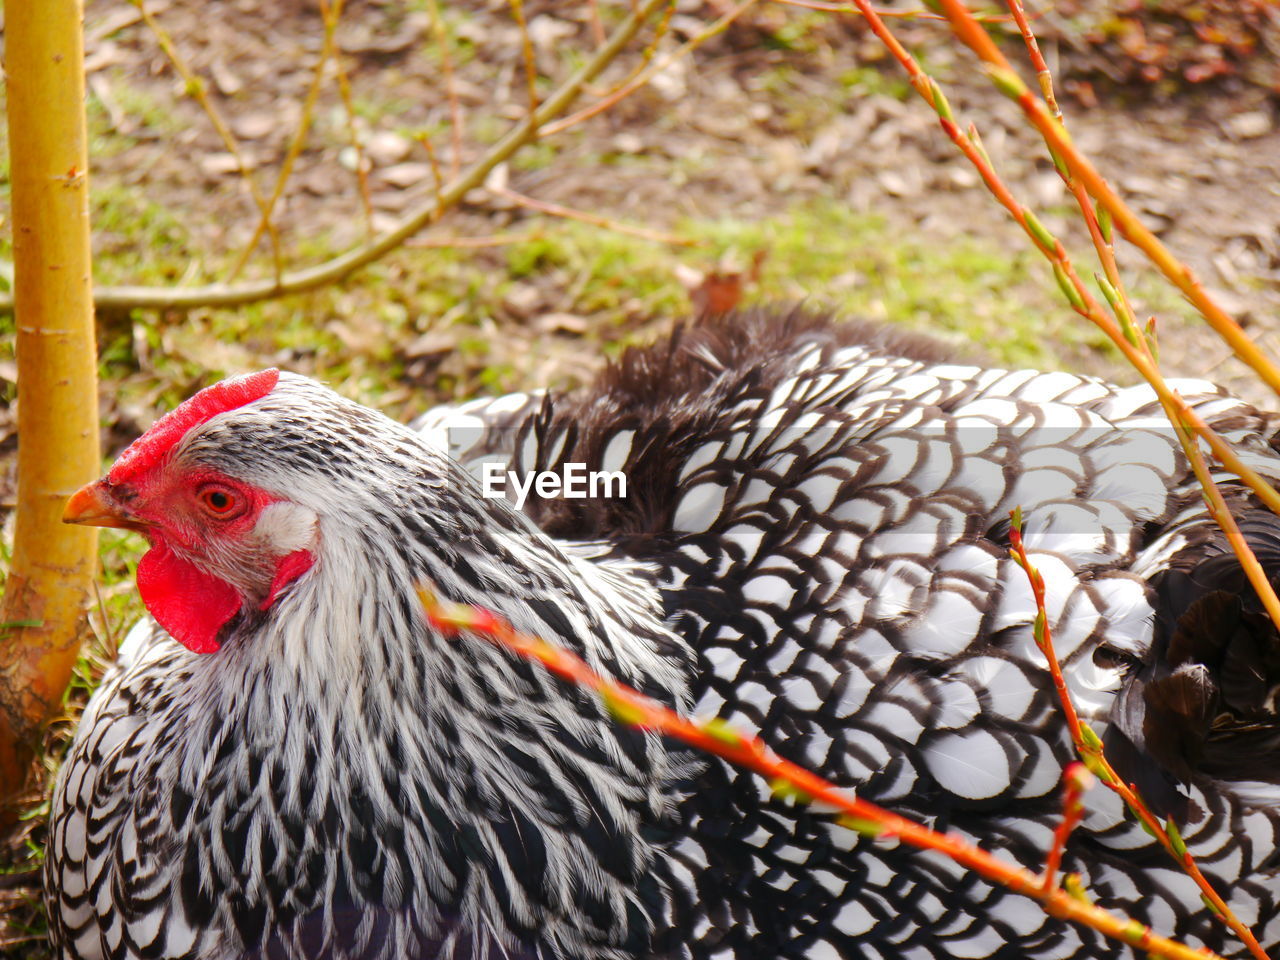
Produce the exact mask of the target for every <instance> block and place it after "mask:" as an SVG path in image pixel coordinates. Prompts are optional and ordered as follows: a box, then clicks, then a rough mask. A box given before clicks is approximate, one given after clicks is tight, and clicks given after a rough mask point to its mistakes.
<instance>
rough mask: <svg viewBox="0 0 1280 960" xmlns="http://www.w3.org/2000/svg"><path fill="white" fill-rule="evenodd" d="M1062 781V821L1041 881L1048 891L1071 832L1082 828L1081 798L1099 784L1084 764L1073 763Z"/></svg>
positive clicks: (1047, 858) (1054, 835)
mask: <svg viewBox="0 0 1280 960" xmlns="http://www.w3.org/2000/svg"><path fill="white" fill-rule="evenodd" d="M1062 781H1063V788H1062V820H1061V822H1059V824H1058V828H1057V829H1056V830H1054V831H1053V846H1052V847H1050V848H1049V856H1048V857H1046V858H1045V862H1044V880H1043V881H1041V883H1042V886H1043V887H1044V889H1046V890H1051V889H1053V887H1054V886H1055V882H1054V881H1055V880H1056V878H1057V874H1058V867H1059V866H1060V865H1061V864H1062V852H1063V851H1064V850H1065V849H1066V847H1067V841H1068V840H1069V839H1070V838H1071V832H1072V831H1073V830H1075V828H1076V827H1078V826H1080V821H1081V820H1083V819H1084V804H1083V803H1081V798H1082V797H1083V796H1084V795H1085V793H1086V792H1087V791H1088V790H1090V789H1091V788H1092V787H1093V785H1094V784H1095V783H1097V777H1095V776H1094V775H1093V774H1092V773H1090V772H1089V770H1088V769H1087V768H1086V767H1085V765H1084V764H1083V763H1079V762H1072V763H1069V764H1067V768H1066V770H1064V771H1063V777H1062Z"/></svg>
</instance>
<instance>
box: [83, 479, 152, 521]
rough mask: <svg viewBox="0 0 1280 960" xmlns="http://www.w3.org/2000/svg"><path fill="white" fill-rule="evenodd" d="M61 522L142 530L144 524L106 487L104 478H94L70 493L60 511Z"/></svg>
mask: <svg viewBox="0 0 1280 960" xmlns="http://www.w3.org/2000/svg"><path fill="white" fill-rule="evenodd" d="M62 522H63V523H83V524H87V525H88V526H91V527H120V528H121V529H124V530H144V529H146V524H145V523H144V522H143V521H142V520H139V519H138V518H137V517H135V516H134V515H133V514H132V513H130V512H129V510H128V509H127V508H125V506H124V505H123V504H121V503H120V502H119V501H118V500H117V499H116V498H115V497H114V496H112V494H111V491H110V490H109V489H108V487H107V483H106V481H105V480H95V481H93V483H89V484H86V485H85V486H83V487H81V488H80V489H79V490H77V491H76V492H75V493H74V494H72V496H71V499H70V500H68V501H67V508H66V510H64V511H63V513H62Z"/></svg>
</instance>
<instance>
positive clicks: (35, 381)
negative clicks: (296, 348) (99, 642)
mask: <svg viewBox="0 0 1280 960" xmlns="http://www.w3.org/2000/svg"><path fill="white" fill-rule="evenodd" d="M83 19H84V5H83V0H19V2H17V3H7V4H5V64H4V66H5V79H6V82H7V87H8V107H9V155H10V167H11V171H12V172H11V180H12V189H13V201H12V216H13V248H14V251H13V252H14V274H15V277H14V313H15V317H16V320H17V326H18V507H17V517H16V527H15V533H14V551H13V565H12V568H11V569H10V571H9V579H8V582H7V584H6V588H5V596H4V606H3V611H2V612H0V621H2V622H3V623H5V624H9V625H10V626H8V627H0V827H2V826H4V825H5V823H6V822H9V821H11V819H12V816H13V810H12V806H11V801H12V800H13V799H14V798H15V797H16V796H17V795H18V794H19V793H20V792H21V791H22V790H23V788H24V786H25V783H26V780H27V775H28V773H29V771H30V768H31V760H32V757H33V755H34V753H33V751H34V749H35V746H36V745H37V744H38V742H39V737H40V734H41V731H42V729H43V727H44V725H45V724H46V723H47V722H48V721H49V720H50V719H51V718H52V717H53V716H55V715H56V713H57V712H58V711H59V710H60V709H61V703H62V696H63V693H64V691H65V690H66V686H67V682H68V681H69V679H70V677H71V669H72V667H73V666H74V665H75V659H76V654H77V653H78V651H79V646H80V635H81V631H82V629H83V623H84V610H85V608H86V606H87V600H88V596H89V593H90V589H91V585H92V579H93V576H94V572H95V562H94V558H95V555H96V551H97V540H96V537H95V531H94V530H93V529H92V528H89V527H80V526H75V527H72V526H67V525H65V524H63V523H62V522H61V519H62V508H63V506H64V504H65V503H66V500H67V497H69V496H70V495H71V494H72V493H74V492H75V490H76V488H77V487H79V486H80V485H81V484H83V483H86V482H88V481H89V480H91V479H92V478H93V476H94V475H95V474H96V473H97V471H98V468H99V466H100V463H99V454H98V399H97V361H96V356H95V349H94V335H93V297H92V280H91V276H90V266H89V191H88V182H87V179H86V173H87V170H86V167H87V163H88V160H87V152H86V135H85V115H84V40H83ZM15 622H16V623H27V624H30V623H38V624H39V626H14V625H13V624H14V623H15Z"/></svg>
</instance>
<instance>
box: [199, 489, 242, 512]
mask: <svg viewBox="0 0 1280 960" xmlns="http://www.w3.org/2000/svg"><path fill="white" fill-rule="evenodd" d="M199 496H200V503H201V504H202V505H203V506H204V508H205V509H206V510H207V511H209V513H211V514H213V515H214V516H215V517H230V516H234V515H235V514H237V513H239V512H240V511H239V510H238V509H237V508H238V507H239V506H240V498H239V497H238V496H237V495H236V494H235V492H233V491H231V490H228V489H226V488H225V487H205V488H204V489H203V490H201V491H200V495H199Z"/></svg>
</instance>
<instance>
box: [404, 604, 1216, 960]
mask: <svg viewBox="0 0 1280 960" xmlns="http://www.w3.org/2000/svg"><path fill="white" fill-rule="evenodd" d="M418 596H419V599H420V600H421V602H422V606H423V610H424V612H425V614H426V617H427V621H428V622H429V623H430V624H431V626H432V627H434V628H435V629H436V630H439V631H440V632H441V633H443V634H445V635H446V636H453V635H456V634H459V633H470V634H473V635H475V636H477V637H482V638H484V639H486V640H489V641H490V642H492V643H495V644H497V645H498V646H501V647H503V648H505V649H507V650H510V651H512V652H513V653H517V654H519V655H520V656H523V657H527V658H529V659H532V660H537V661H538V662H539V663H541V664H543V665H544V666H545V667H546V668H547V669H548V670H550V671H551V672H552V673H554V674H556V675H557V676H559V677H563V678H564V679H566V680H568V681H570V682H571V683H574V684H576V685H578V686H580V687H583V688H586V689H588V690H593V691H595V692H596V693H597V694H599V696H600V699H601V700H602V701H603V703H604V705H605V707H606V709H608V710H609V712H610V714H611V715H612V716H613V717H614V718H615V719H616V720H618V721H619V722H621V723H626V724H628V725H630V726H634V727H638V728H640V729H643V730H654V731H657V732H660V733H662V734H664V735H666V736H669V737H672V738H674V739H677V740H680V741H681V742H683V743H687V744H689V745H690V746H693V747H696V748H698V749H700V750H704V751H706V752H708V753H714V754H715V755H716V756H719V757H723V758H724V759H725V760H728V761H729V762H731V763H735V764H737V765H739V766H742V767H745V768H747V769H749V770H754V771H755V772H756V773H759V774H761V775H763V776H765V777H767V778H769V780H770V782H771V783H775V784H782V785H785V792H787V793H790V794H792V795H794V796H796V797H797V798H799V799H802V800H819V801H821V802H823V803H826V804H829V805H831V806H833V807H836V808H837V809H839V810H841V811H843V815H842V816H841V817H840V820H839V822H840V823H841V824H843V825H844V826H847V827H849V828H850V829H852V830H856V831H858V832H859V833H861V834H862V835H864V836H866V837H869V838H872V839H875V838H885V839H889V838H898V839H900V840H902V841H903V842H905V843H907V844H909V845H910V846H913V847H915V848H917V849H920V850H934V851H937V852H939V853H941V854H943V855H944V856H947V857H949V858H951V859H952V860H954V861H955V862H956V863H959V864H961V865H962V866H964V867H966V868H968V869H970V870H973V871H974V872H975V873H977V874H979V875H980V876H982V877H983V878H984V879H986V880H989V881H991V882H992V883H996V884H999V885H1000V886H1002V887H1005V888H1006V889H1008V890H1012V891H1013V892H1014V893H1019V894H1022V895H1023V896H1027V897H1031V898H1032V899H1035V900H1038V901H1040V903H1042V904H1043V905H1044V908H1045V911H1046V912H1047V913H1049V914H1050V915H1051V916H1054V917H1059V918H1061V919H1065V920H1071V921H1074V922H1077V923H1081V924H1084V925H1085V926H1088V927H1091V928H1092V929H1094V930H1097V931H1098V932H1099V933H1102V934H1104V935H1105V936H1108V937H1111V938H1113V939H1115V940H1118V941H1119V942H1121V943H1127V944H1130V945H1132V946H1134V947H1136V948H1138V949H1139V950H1141V951H1144V952H1146V953H1148V954H1151V955H1154V956H1158V957H1168V958H1175V960H1205V958H1210V960H1211V958H1214V957H1217V954H1214V953H1211V952H1206V951H1204V950H1193V949H1192V948H1190V947H1188V946H1186V945H1185V944H1182V943H1178V942H1176V941H1174V940H1170V939H1168V938H1166V937H1162V936H1159V935H1158V934H1156V933H1154V932H1153V931H1152V930H1151V929H1150V928H1149V927H1146V926H1144V925H1143V924H1141V923H1138V922H1137V921H1136V920H1130V919H1128V918H1125V917H1119V916H1116V915H1115V914H1113V913H1111V912H1110V911H1107V910H1103V909H1102V908H1101V907H1097V906H1095V905H1094V904H1092V903H1090V902H1088V900H1087V899H1083V898H1080V897H1077V896H1075V895H1074V894H1072V893H1071V892H1069V890H1067V889H1063V888H1062V887H1059V886H1051V887H1047V888H1046V886H1045V884H1044V882H1043V877H1037V876H1036V875H1035V874H1033V873H1031V872H1030V871H1028V870H1025V869H1024V868H1022V867H1021V866H1018V865H1017V864H1013V863H1009V862H1007V861H1005V860H1001V859H1000V858H999V857H996V856H994V855H992V854H990V853H988V852H987V851H985V850H983V849H982V848H980V847H977V846H975V845H973V844H971V843H969V842H968V841H967V840H965V839H964V838H963V837H961V836H960V835H959V834H956V833H945V834H944V833H938V832H937V831H934V830H930V829H929V828H928V827H925V826H923V825H921V824H918V823H916V822H915V821H913V820H908V819H906V818H905V817H900V816H898V815H897V814H895V813H891V812H889V811H888V810H885V809H884V808H882V807H879V806H876V805H875V804H872V803H869V802H867V801H865V800H860V799H858V798H857V797H854V796H851V795H850V794H849V793H848V792H846V791H844V790H841V789H839V788H838V787H836V786H835V785H834V784H832V783H831V782H830V781H828V780H825V779H823V778H822V777H819V776H818V775H817V774H814V773H812V772H810V771H808V770H805V769H804V768H803V767H799V766H797V765H796V764H794V763H791V762H789V761H787V760H784V759H782V758H781V757H779V756H778V755H777V754H775V753H774V752H773V751H772V750H770V749H769V748H768V747H767V746H766V745H765V744H764V743H763V741H761V740H760V739H759V738H757V737H749V736H746V735H744V734H741V733H739V732H738V731H736V730H734V729H733V728H732V727H731V726H729V724H727V723H725V722H724V721H722V720H708V721H706V722H702V723H699V722H695V721H693V720H689V719H686V718H684V717H681V716H680V715H679V714H677V713H675V712H674V711H672V710H670V709H668V708H667V707H664V706H663V705H662V704H660V703H658V702H657V701H656V700H653V699H650V698H649V697H646V696H644V695H643V694H641V693H638V692H637V691H635V690H633V689H631V688H630V687H627V686H624V685H622V684H620V683H617V682H615V681H613V680H609V679H607V678H605V677H602V676H601V675H600V674H598V673H596V672H595V671H593V670H592V669H591V668H590V667H588V666H587V665H586V664H585V663H584V662H583V661H582V660H581V659H580V658H579V657H577V656H575V655H574V654H572V653H570V652H569V651H567V650H564V649H563V648H561V647H557V646H554V645H552V644H550V643H547V642H546V641H545V640H541V639H539V638H537V637H532V636H529V635H528V634H524V633H520V632H518V631H517V630H515V629H514V628H513V627H512V626H511V624H510V623H508V622H507V621H506V620H504V619H502V618H501V617H499V616H497V615H496V614H494V613H491V612H490V611H488V610H485V609H483V608H481V607H474V606H469V605H466V604H458V603H450V602H448V601H444V600H441V599H439V598H438V597H437V596H436V594H435V592H434V591H433V590H432V589H431V588H430V587H427V586H423V587H420V588H419V591H418ZM1219 960H1221V958H1219Z"/></svg>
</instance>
